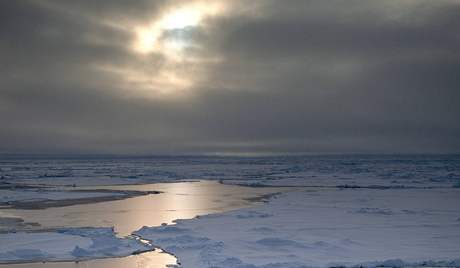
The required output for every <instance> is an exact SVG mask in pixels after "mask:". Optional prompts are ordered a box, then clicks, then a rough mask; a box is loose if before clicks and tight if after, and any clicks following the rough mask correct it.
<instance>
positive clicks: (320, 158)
mask: <svg viewBox="0 0 460 268" xmlns="http://www.w3.org/2000/svg"><path fill="white" fill-rule="evenodd" d="M198 180H199V181H202V182H201V183H205V185H206V183H207V182H206V181H215V183H219V184H220V185H222V187H227V186H228V187H241V188H236V189H240V190H235V191H233V190H232V191H230V193H224V192H225V191H223V192H222V194H220V192H218V191H216V192H215V193H217V194H218V195H219V196H218V197H213V199H212V200H214V201H215V200H218V201H219V202H226V200H227V199H228V198H234V200H232V202H236V203H238V202H242V201H244V200H245V199H246V201H247V199H248V198H249V199H257V196H258V195H257V194H259V195H262V194H264V193H273V192H279V193H280V194H278V195H274V196H271V197H267V201H266V202H263V203H261V202H258V203H254V204H253V205H252V206H250V207H249V205H248V204H245V205H244V206H234V207H228V209H222V210H218V209H215V210H207V211H203V212H200V213H196V214H193V213H192V214H190V215H188V216H187V217H184V218H182V217H181V214H180V213H179V214H175V216H174V217H176V218H177V220H176V221H171V222H166V224H164V225H163V226H162V225H161V224H160V223H159V222H154V221H149V220H148V219H146V220H141V222H139V220H137V221H136V225H133V226H135V228H131V229H129V232H132V231H134V232H133V233H134V235H136V236H135V237H140V238H142V239H147V240H149V241H151V243H152V244H153V245H155V247H159V248H161V249H163V250H165V251H166V252H169V253H170V254H173V255H174V256H176V257H177V261H178V263H180V265H181V267H200V268H201V267H222V268H227V267H245V268H259V267H264V268H275V267H286V268H293V267H338V266H344V267H358V266H363V267H377V266H389V267H402V266H411V267H412V266H444V267H445V266H449V267H460V206H459V204H460V156H458V155H308V156H270V157H220V156H181V157H179V156H162V157H62V156H61V157H54V158H49V157H11V156H10V157H3V158H1V160H0V186H1V188H0V206H1V207H3V208H2V209H1V210H0V213H1V212H2V211H3V213H4V214H3V216H2V214H0V219H2V222H3V223H5V222H6V223H8V224H9V225H8V226H9V228H5V226H4V227H3V228H4V229H3V231H2V232H1V233H0V244H1V245H6V244H7V243H9V242H8V241H15V242H16V244H15V245H16V248H15V249H14V250H12V249H11V247H7V246H0V261H2V262H4V263H5V262H9V261H14V262H21V261H33V260H36V259H37V258H40V260H80V259H94V258H101V257H104V258H106V257H108V255H107V252H108V251H110V252H111V254H112V255H109V257H110V256H112V257H116V256H126V255H129V254H131V253H133V252H138V251H143V250H145V247H146V245H145V244H142V243H139V242H138V241H137V240H136V239H134V238H133V237H131V238H130V237H121V236H119V235H118V236H117V233H116V229H115V231H114V230H113V229H110V227H115V228H119V229H123V226H118V227H117V226H113V225H115V224H113V225H112V226H111V222H110V220H108V221H106V224H91V221H82V222H83V223H85V224H88V225H90V224H91V226H84V225H85V224H78V226H77V225H75V226H71V221H70V223H69V222H66V223H65V224H64V223H62V224H61V226H59V224H56V225H57V226H53V227H55V228H54V229H51V230H48V232H49V233H44V231H43V230H40V228H43V226H44V225H45V224H44V222H46V220H44V219H40V220H38V219H37V218H38V217H35V219H37V221H38V222H40V221H42V224H39V226H38V227H37V226H36V225H33V224H32V225H28V222H33V221H34V217H33V215H34V213H36V212H30V211H29V210H27V209H25V210H24V211H25V212H24V213H23V214H22V215H21V219H22V220H24V219H26V220H25V221H24V222H20V221H14V220H12V219H11V218H8V217H5V216H4V215H5V211H8V210H11V209H14V208H13V207H14V206H18V207H19V206H20V205H22V206H25V208H27V206H26V205H29V206H30V204H31V202H38V203H40V202H42V203H44V204H47V206H59V203H60V202H62V200H66V201H68V199H75V200H79V202H81V200H83V199H94V200H95V199H97V198H102V199H100V200H102V201H103V202H102V203H100V204H104V202H114V201H108V200H105V198H112V197H113V198H116V199H117V200H118V201H116V202H121V203H123V202H124V201H123V200H130V199H133V198H132V197H130V198H128V199H124V197H123V195H129V194H131V193H132V192H127V191H132V190H136V191H139V190H142V189H143V188H142V187H143V186H142V185H150V186H149V187H152V188H151V189H150V188H149V189H145V190H146V191H147V190H148V191H150V190H155V185H161V184H164V183H168V184H171V185H175V184H177V183H179V184H180V183H188V182H190V181H198ZM128 185H129V186H128ZM133 185H134V186H133ZM152 185H153V186H152ZM195 185H197V184H195ZM101 186H104V191H102V190H101V191H99V192H98V191H89V192H88V191H69V189H97V188H101ZM108 186H110V187H108ZM133 187H134V188H133ZM274 187H276V188H274ZM108 188H110V189H111V190H113V189H116V190H119V191H117V192H111V191H107V189H108ZM160 188H161V187H160ZM190 189H193V187H192V188H190ZM244 189H252V190H254V191H255V190H256V189H259V190H258V191H260V192H258V193H255V192H254V195H253V196H251V197H248V195H235V192H245V191H247V190H244ZM264 189H272V190H264ZM274 189H276V191H273V190H274ZM282 189H285V190H282ZM159 190H160V191H161V189H159ZM184 191H185V192H181V193H180V194H181V195H186V196H190V197H191V198H194V197H195V196H197V193H196V192H194V190H184ZM195 191H196V188H195ZM114 196H116V197H114ZM120 196H121V197H120ZM166 196H167V191H166V193H165V192H162V193H159V194H158V197H166ZM127 197H128V196H127ZM136 198H141V197H136ZM120 199H121V200H120ZM166 199H168V198H166ZM166 199H165V200H166ZM152 200H154V199H152ZM166 201H167V200H166ZM152 202H155V201H152ZM171 202H173V200H171ZM166 203H168V202H166ZM50 204H51V205H50ZM123 204H125V203H123ZM152 204H154V203H152ZM158 204H159V203H158ZM67 205H68V207H69V208H70V207H73V206H76V205H75V204H74V205H72V202H69V203H67ZM91 205H93V204H91ZM78 206H83V207H84V206H86V203H85V204H79V205H78ZM65 207H67V206H65ZM65 207H64V208H65ZM16 209H17V208H16ZM42 209H44V210H53V209H55V210H58V209H59V208H54V207H44V208H42ZM27 211H29V212H27ZM150 213H154V212H150ZM27 215H32V216H30V217H29V218H27ZM193 215H200V216H199V217H192V216H193ZM84 217H89V216H84ZM147 218H148V217H147ZM12 221H14V222H16V225H14V227H11V226H12V224H11V222H12ZM133 221H134V220H133ZM80 222H81V221H80ZM100 222H104V219H100ZM144 222H145V223H144ZM47 224H48V225H49V226H52V225H53V224H52V221H51V223H50V222H48V223H47ZM4 225H5V224H4ZM64 225H65V229H62V228H61V229H58V228H59V227H63V226H64ZM122 225H123V224H122ZM125 225H126V226H131V224H125ZM143 225H145V226H144V227H142V226H143ZM72 227H73V228H72ZM85 227H86V228H85ZM12 228H13V229H14V230H12ZM107 228H108V229H107ZM137 228H138V229H137ZM0 230H1V229H0ZM13 231H14V232H13ZM126 234H128V233H126ZM45 238H46V239H45ZM68 238H70V240H69V239H68ZM43 239H45V240H43ZM66 239H67V240H66ZM18 241H19V242H18ZM31 241H32V242H33V243H32V242H31ZM40 241H48V242H46V243H45V242H40ZM53 243H54V244H53ZM107 243H111V244H112V245H113V246H112V247H108V246H107ZM50 244H53V245H57V246H56V247H57V248H60V249H62V250H60V251H59V250H58V251H56V250H55V251H53V254H49V252H51V251H52V249H50V250H48V251H47V248H46V247H47V245H50ZM62 245H65V246H62ZM64 248H65V250H64ZM37 249H39V251H37ZM47 254H48V255H47ZM37 256H38V257H37ZM47 256H48V257H49V259H46V258H47ZM36 267H38V266H36ZM40 267H43V266H40ZM50 267H52V266H50ZM145 267H149V266H145Z"/></svg>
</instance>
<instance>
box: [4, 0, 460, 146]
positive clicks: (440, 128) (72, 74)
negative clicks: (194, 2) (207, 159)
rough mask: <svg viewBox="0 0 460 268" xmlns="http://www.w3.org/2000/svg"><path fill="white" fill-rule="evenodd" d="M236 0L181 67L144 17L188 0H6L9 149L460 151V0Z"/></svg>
mask: <svg viewBox="0 0 460 268" xmlns="http://www.w3.org/2000/svg"><path fill="white" fill-rule="evenodd" d="M229 3H230V4H231V5H233V6H234V7H233V8H232V9H229V11H228V13H225V14H219V15H217V16H214V17H210V18H207V20H206V23H207V24H206V25H207V27H194V28H188V29H186V30H184V31H182V32H180V31H168V32H165V33H164V35H163V38H165V39H176V38H187V39H188V40H189V42H190V43H191V44H193V45H196V46H193V47H190V48H188V49H187V51H186V53H189V55H193V56H194V57H196V58H198V59H201V61H199V62H198V63H197V62H186V63H185V64H174V66H172V67H171V65H172V64H171V63H170V62H168V60H167V59H166V58H165V55H162V54H161V53H158V52H153V53H151V54H150V55H139V53H136V52H135V51H133V49H132V43H133V40H134V39H135V37H136V36H135V29H134V26H133V25H136V24H139V23H144V24H145V23H148V22H149V21H150V20H152V19H154V18H155V17H157V16H159V15H158V14H161V12H163V10H165V9H166V8H168V7H170V6H173V5H180V4H181V2H180V1H1V2H0V59H1V62H2V64H1V65H0V125H1V129H0V141H1V142H0V152H13V153H15V152H18V153H19V152H34V153H40V152H42V153H43V152H46V153H53V152H59V153H142V154H145V153H152V154H155V153H183V152H186V153H190V152H197V153H200V152H233V151H235V152H243V151H255V152H439V153H444V152H459V151H460V124H458V122H457V121H458V119H457V118H458V117H459V115H460V105H458V99H459V98H460V92H459V85H460V81H459V80H460V78H459V75H458V74H459V73H460V53H459V48H460V35H459V30H460V17H459V16H458V15H457V14H459V12H460V5H459V4H458V2H456V1H447V0H446V1H442V0H441V1H429V0H426V1H423V0H420V1H411V0H406V1H363V0H361V1H355V0H352V1H320V0H317V1H294V0H292V1H260V2H257V1H256V2H254V3H253V4H252V5H251V6H248V4H247V2H246V1H241V2H236V1H229ZM184 36H185V37H184ZM213 58H219V59H220V60H216V61H214V60H208V59H213ZM101 67H102V69H101ZM104 68H108V71H107V70H105V69H104ZM171 70H173V71H174V72H175V73H176V75H177V76H178V77H181V76H187V75H190V74H191V73H193V74H194V73H195V72H196V73H197V77H198V74H200V76H199V77H200V79H197V80H196V81H194V83H193V85H192V88H190V89H188V91H187V92H188V93H187V94H185V93H184V96H174V97H155V96H154V97H152V96H150V95H152V94H151V93H148V94H147V93H145V90H139V89H138V87H139V88H142V87H143V86H145V83H147V82H145V81H144V80H145V79H147V80H148V79H150V78H152V79H154V78H155V77H157V76H160V75H161V74H162V71H169V72H170V71H171ZM124 73H127V74H129V75H132V76H133V77H134V78H135V79H134V78H132V77H128V76H127V75H124ZM138 76H139V77H141V78H138ZM127 77H128V78H129V79H128V78H127ZM132 79H134V80H135V81H134V82H132V81H131V80H132ZM136 79H138V80H139V81H141V82H139V81H138V80H136ZM155 86H156V87H158V85H156V84H155ZM190 92H191V93H190ZM153 95H154V94H153ZM179 95H180V93H179Z"/></svg>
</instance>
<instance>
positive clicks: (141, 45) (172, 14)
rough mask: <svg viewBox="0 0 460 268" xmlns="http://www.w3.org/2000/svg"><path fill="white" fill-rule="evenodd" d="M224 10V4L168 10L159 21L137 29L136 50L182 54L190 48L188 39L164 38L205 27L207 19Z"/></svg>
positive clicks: (195, 5) (204, 4) (207, 4)
mask: <svg viewBox="0 0 460 268" xmlns="http://www.w3.org/2000/svg"><path fill="white" fill-rule="evenodd" d="M222 10H223V6H222V4H221V3H217V2H216V3H214V4H213V3H192V4H189V5H184V6H179V7H176V8H171V9H168V10H166V12H165V13H164V14H163V15H162V16H161V17H160V18H159V19H157V20H155V21H153V22H151V23H150V24H148V25H147V26H141V27H137V28H136V34H137V40H136V42H135V44H134V49H135V50H136V51H137V52H139V53H142V54H149V53H152V52H157V53H161V54H165V55H168V54H169V55H172V56H174V53H176V54H177V53H180V51H181V50H182V49H183V48H185V47H187V46H189V40H187V39H186V37H182V38H175V39H173V40H165V39H164V38H162V37H163V35H164V34H165V33H167V32H168V31H173V30H184V29H186V28H189V27H200V26H203V25H202V23H203V20H204V19H205V18H206V17H209V16H215V15H217V14H218V13H220V12H221V11H222ZM176 56H177V55H176Z"/></svg>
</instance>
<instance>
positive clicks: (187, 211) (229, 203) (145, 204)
mask: <svg viewBox="0 0 460 268" xmlns="http://www.w3.org/2000/svg"><path fill="white" fill-rule="evenodd" d="M88 188H90V189H115V190H139V191H161V192H163V193H161V194H151V195H145V196H138V197H133V198H128V199H124V200H116V201H108V202H101V203H92V204H80V205H73V206H67V207H54V208H47V209H42V210H25V209H8V210H0V215H2V216H10V217H20V218H22V219H24V220H25V221H26V222H36V223H38V224H40V228H59V227H88V226H92V227H108V226H109V227H110V226H113V227H114V228H115V231H116V232H117V235H118V236H127V235H129V234H131V233H132V232H134V231H136V230H138V229H140V228H141V227H143V226H159V225H161V224H164V223H166V224H172V223H173V221H174V220H176V219H190V218H194V217H196V216H198V215H205V214H211V213H220V212H225V211H230V210H234V209H239V208H244V207H248V206H250V205H251V204H253V203H254V200H257V198H258V197H260V196H263V195H266V194H272V193H276V192H280V191H286V190H287V189H286V188H282V189H281V188H270V187H269V188H253V187H242V186H234V185H224V184H220V183H218V182H215V181H198V182H179V183H157V184H146V185H117V186H94V187H86V188H85V189H88ZM80 189H81V188H80ZM175 263H176V259H175V258H174V256H171V255H169V254H166V253H162V252H161V251H159V250H156V251H153V252H147V253H143V254H140V255H135V256H129V257H124V258H109V259H99V260H91V261H82V262H79V263H75V262H60V263H31V264H15V265H8V267H17V268H54V267H63V268H67V267H91V268H109V267H110V268H117V267H120V268H121V267H124V268H130V267H136V268H160V267H161V268H164V267H165V266H166V265H167V264H175ZM0 267H2V268H3V267H4V266H2V265H0Z"/></svg>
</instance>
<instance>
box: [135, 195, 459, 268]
mask: <svg viewBox="0 0 460 268" xmlns="http://www.w3.org/2000/svg"><path fill="white" fill-rule="evenodd" d="M458 204H460V190H458V189H427V190H414V189H399V190H369V189H343V190H336V189H334V190H331V189H318V190H315V191H305V190H303V191H299V192H290V193H286V194H283V195H281V196H280V197H278V198H275V199H273V200H272V201H271V202H269V203H267V204H264V205H262V206H258V207H253V208H250V209H244V210H238V211H234V212H229V213H225V214H219V215H209V216H204V217H199V218H198V219H193V220H178V221H177V224H176V225H174V226H162V227H155V228H148V227H144V228H142V229H141V230H140V231H138V232H137V234H138V235H140V236H142V237H143V238H146V239H151V240H153V243H154V244H156V245H158V246H160V247H161V248H163V249H165V250H166V251H168V252H171V253H173V254H174V255H176V256H177V257H178V259H179V261H180V262H181V264H182V265H183V267H185V268H188V267H200V268H205V267H221V268H227V267H252V268H254V267H285V268H287V267H289V268H290V267H330V266H357V265H363V266H369V267H375V266H377V265H391V266H401V265H422V264H424V262H425V264H432V265H441V264H442V265H450V266H457V267H459V266H460V222H459V221H458V219H459V217H460V207H459V206H458Z"/></svg>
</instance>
